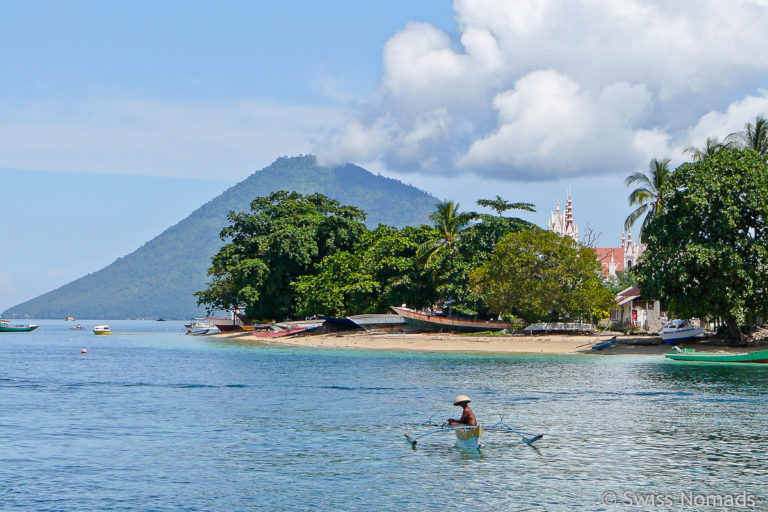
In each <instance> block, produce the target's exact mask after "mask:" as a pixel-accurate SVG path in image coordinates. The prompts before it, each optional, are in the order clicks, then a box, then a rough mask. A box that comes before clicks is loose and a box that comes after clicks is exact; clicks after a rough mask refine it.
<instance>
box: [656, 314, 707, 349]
mask: <svg viewBox="0 0 768 512" xmlns="http://www.w3.org/2000/svg"><path fill="white" fill-rule="evenodd" d="M701 334H704V329H702V328H701V327H694V326H692V325H691V322H690V320H670V321H669V322H667V323H666V324H664V327H663V328H662V329H661V332H660V333H659V336H661V339H662V340H664V343H667V344H668V345H674V344H675V343H677V342H678V341H681V340H687V339H690V338H695V337H696V336H699V335H701Z"/></svg>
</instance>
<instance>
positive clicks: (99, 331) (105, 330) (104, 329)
mask: <svg viewBox="0 0 768 512" xmlns="http://www.w3.org/2000/svg"><path fill="white" fill-rule="evenodd" d="M93 334H95V335H97V336H107V335H109V334H112V329H110V328H109V326H108V325H97V326H96V327H94V328H93Z"/></svg>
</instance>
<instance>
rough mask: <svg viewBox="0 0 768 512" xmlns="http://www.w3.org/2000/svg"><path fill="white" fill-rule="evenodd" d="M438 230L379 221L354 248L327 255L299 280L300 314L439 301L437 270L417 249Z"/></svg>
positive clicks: (349, 312)
mask: <svg viewBox="0 0 768 512" xmlns="http://www.w3.org/2000/svg"><path fill="white" fill-rule="evenodd" d="M433 236H434V232H433V230H432V229H430V228H429V227H427V226H422V227H405V228H403V229H402V230H398V229H397V228H393V227H391V226H384V225H380V226H379V227H378V228H376V229H375V230H373V231H370V232H368V233H366V235H365V236H364V237H363V239H362V240H361V241H360V243H359V244H358V245H357V246H356V247H355V248H354V250H353V251H340V252H337V253H334V254H332V255H329V256H327V257H326V258H324V259H323V261H321V262H320V263H319V264H317V265H316V266H315V272H314V273H312V274H309V275H304V276H301V277H299V278H298V279H297V280H296V281H295V282H294V288H295V289H296V293H297V297H298V305H299V314H301V315H310V314H323V315H329V316H345V315H353V314H359V313H386V312H387V311H388V310H389V306H393V305H400V304H403V303H405V304H408V305H409V306H410V307H414V308H422V307H426V306H430V305H432V304H434V302H435V300H436V295H435V286H434V280H433V278H432V272H431V270H429V269H426V268H424V266H423V265H422V264H421V263H420V262H418V261H417V259H416V252H417V250H418V248H419V246H420V245H422V244H423V243H424V241H426V240H428V239H431V237H433Z"/></svg>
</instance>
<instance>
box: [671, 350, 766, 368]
mask: <svg viewBox="0 0 768 512" xmlns="http://www.w3.org/2000/svg"><path fill="white" fill-rule="evenodd" d="M664 357H666V358H667V359H673V360H675V361H699V362H703V363H762V364H768V350H759V351H757V352H746V353H740V354H729V353H727V352H697V351H696V349H695V348H682V349H681V348H679V347H675V350H670V351H669V352H664Z"/></svg>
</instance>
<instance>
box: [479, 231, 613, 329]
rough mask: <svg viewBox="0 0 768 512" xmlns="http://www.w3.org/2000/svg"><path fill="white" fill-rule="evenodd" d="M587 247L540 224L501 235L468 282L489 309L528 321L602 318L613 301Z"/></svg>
mask: <svg viewBox="0 0 768 512" xmlns="http://www.w3.org/2000/svg"><path fill="white" fill-rule="evenodd" d="M600 270H601V268H600V263H599V262H598V261H597V259H596V258H595V253H594V251H592V249H589V248H587V247H582V246H579V245H578V244H577V243H576V242H574V241H573V240H572V239H571V238H569V237H561V236H559V235H557V234H555V233H551V232H549V231H543V230H541V229H536V230H534V229H531V230H525V231H522V232H520V233H512V234H509V235H507V236H506V237H504V239H502V240H501V241H500V242H499V243H498V244H497V245H496V247H495V248H494V250H493V252H492V253H491V256H490V258H489V259H488V261H486V262H485V264H484V265H482V266H481V267H480V268H478V269H477V270H476V271H475V272H474V273H473V274H472V282H473V284H474V285H475V287H476V288H477V290H478V293H480V294H481V295H482V297H483V298H484V300H485V303H486V304H487V305H488V307H489V308H490V310H491V311H493V312H494V313H499V314H512V315H519V316H521V317H523V318H525V319H526V320H528V321H557V320H563V321H568V320H579V319H594V318H603V317H605V315H607V313H608V311H609V310H610V308H611V306H612V305H613V303H614V298H613V294H612V293H611V292H610V291H608V290H607V289H606V288H605V287H604V286H603V284H602V280H601V278H600Z"/></svg>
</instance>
